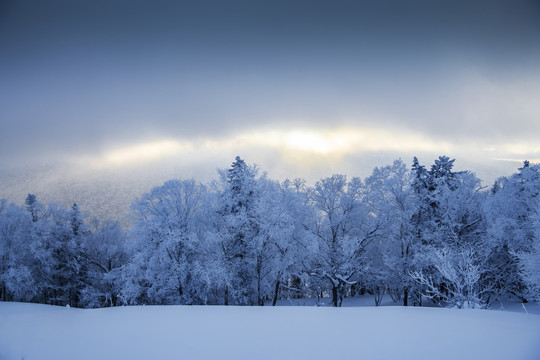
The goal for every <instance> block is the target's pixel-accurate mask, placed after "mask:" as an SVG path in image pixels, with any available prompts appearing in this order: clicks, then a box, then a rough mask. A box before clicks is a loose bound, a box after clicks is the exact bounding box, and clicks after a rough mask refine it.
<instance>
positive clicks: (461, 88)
mask: <svg viewBox="0 0 540 360" xmlns="http://www.w3.org/2000/svg"><path fill="white" fill-rule="evenodd" d="M539 64H540V2H539V1H519V0H513V1H497V0H491V1H436V0H426V1H403V0H392V1H384V0H383V1H314V0H306V1H276V0H273V1H256V0H250V1H189V2H188V1H169V2H167V1H133V0H130V1H127V0H126V1H99V0H97V1H96V0H94V1H67V0H66V1H56V0H51V1H37V0H36V1H9V0H4V1H0V79H1V80H0V122H1V130H0V166H1V167H2V168H3V171H4V175H5V174H8V175H5V176H4V177H5V178H9V183H17V184H18V186H19V187H18V188H17V189H18V191H20V192H22V193H26V192H32V191H35V190H33V189H30V188H29V189H26V188H21V186H22V185H21V183H20V181H14V179H16V178H17V177H18V176H19V177H20V176H22V174H23V171H22V170H20V169H21V168H23V167H24V168H25V171H28V169H32V168H36V169H40V168H41V169H43V167H46V166H47V164H54V165H55V166H56V167H60V168H62V169H63V170H62V171H64V172H65V173H66V174H67V173H68V172H69V169H75V168H77V169H78V170H77V171H79V173H80V171H83V173H85V174H90V173H91V174H92V176H98V177H99V176H100V174H102V175H103V176H112V177H114V176H115V175H114V174H117V173H120V172H122V171H124V172H125V171H127V170H126V169H130V170H129V171H139V172H140V173H144V172H145V171H146V170H145V169H153V170H152V171H154V172H160V171H162V170H156V169H163V168H164V167H167V166H168V169H169V170H167V171H169V172H167V171H165V170H163V171H162V172H163V173H164V174H167V175H168V174H172V175H175V176H178V177H191V176H195V177H198V178H200V179H201V180H208V178H209V177H212V176H214V175H213V174H215V168H216V166H219V167H227V166H228V165H229V164H230V162H232V161H233V160H234V156H235V155H240V156H242V157H243V158H245V159H246V160H247V161H248V162H249V163H257V164H259V165H260V167H261V168H263V170H266V171H268V172H269V175H270V176H271V177H273V178H278V179H283V178H285V177H306V178H308V179H316V178H318V177H321V176H329V175H331V174H332V173H333V172H342V173H345V174H348V175H350V176H356V175H359V176H365V175H367V174H369V173H370V172H371V170H372V168H373V167H374V166H380V165H385V163H388V162H389V161H391V159H392V158H396V157H402V158H403V159H404V160H405V161H407V162H408V163H410V161H411V157H412V155H419V156H420V158H421V162H423V163H425V164H426V165H429V164H431V163H432V161H433V159H434V158H435V157H436V156H437V155H442V154H448V155H449V156H451V157H454V158H456V159H457V160H456V165H459V164H460V163H461V164H462V168H464V167H466V168H468V169H469V170H473V171H476V172H477V173H478V174H479V175H480V176H481V177H482V176H483V177H484V178H486V177H487V178H488V180H490V181H491V180H492V178H494V177H496V176H498V175H508V171H510V169H515V168H517V167H519V163H518V162H517V161H521V160H524V159H530V160H532V161H540V140H539V135H540V100H539V99H540V65H539ZM512 160H513V161H516V162H512ZM473 167H476V168H473ZM134 169H135V170H134ZM171 169H173V170H171ZM174 169H176V170H174ZM84 171H86V172H84ZM175 171H176V172H175ZM498 172H501V173H498ZM24 174H26V175H24V176H26V177H28V172H25V173H24ZM72 174H74V172H72ZM66 176H68V175H66ZM73 176H74V175H73ZM214 177H215V176H214ZM6 181H7V180H6ZM47 184H51V186H54V184H55V183H54V182H53V183H47ZM153 185H159V184H153ZM28 186H30V185H28ZM41 186H42V188H43V185H41ZM23 187H24V186H23ZM3 196H5V195H2V194H0V197H3ZM17 196H18V195H17Z"/></svg>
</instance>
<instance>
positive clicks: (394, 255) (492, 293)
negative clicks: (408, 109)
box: [0, 156, 540, 308]
mask: <svg viewBox="0 0 540 360" xmlns="http://www.w3.org/2000/svg"><path fill="white" fill-rule="evenodd" d="M453 165H454V160H451V159H450V158H448V157H446V156H441V157H439V158H438V159H437V160H435V161H434V163H433V164H432V165H431V166H430V167H429V168H426V167H425V166H423V165H421V164H420V163H419V161H418V159H417V158H414V160H413V164H412V167H409V166H407V165H406V164H405V163H404V162H403V161H402V160H395V161H394V162H393V164H391V165H387V166H383V167H377V168H375V169H374V170H373V172H372V174H371V175H370V176H369V177H367V178H365V179H363V180H362V179H360V178H358V177H353V178H351V179H348V178H347V177H346V176H345V175H339V174H337V175H332V176H330V177H327V178H323V179H320V180H319V181H317V182H316V183H315V184H314V185H313V186H308V185H307V184H306V182H305V181H304V180H302V179H295V180H285V181H283V182H278V181H275V180H271V179H269V178H268V176H267V174H265V173H261V172H260V171H259V169H258V168H257V167H256V166H255V165H248V164H246V162H245V161H244V160H242V159H241V158H240V157H236V159H235V161H234V162H233V163H232V165H231V166H230V167H229V168H228V169H223V170H219V171H218V178H217V179H216V180H214V181H212V182H210V183H209V184H201V183H198V182H196V181H194V180H170V181H167V182H165V183H164V184H163V185H161V186H158V187H155V188H153V189H152V190H151V191H150V192H148V193H146V194H143V195H142V196H140V197H139V198H137V199H136V200H135V201H134V202H133V205H132V208H131V212H130V215H129V221H130V226H129V227H128V228H124V227H122V226H121V225H120V224H119V223H118V221H115V220H104V221H99V220H97V219H95V218H90V217H89V216H85V215H84V213H83V212H81V210H80V209H79V207H78V206H77V205H76V204H74V205H73V206H72V207H71V208H70V209H67V208H65V207H64V206H62V205H59V204H54V203H51V204H47V205H44V204H42V203H40V202H39V201H38V199H37V198H36V196H35V195H33V194H28V196H27V198H26V200H25V204H24V205H23V206H19V205H16V204H14V203H8V202H7V200H6V199H2V200H1V201H0V259H1V263H0V300H1V301H27V302H37V303H45V304H55V305H70V306H76V307H90V308H93V307H107V306H119V305H130V304H222V305H264V304H272V305H275V304H276V301H277V300H279V299H282V298H288V297H295V298H317V299H318V301H320V302H323V301H331V304H332V305H333V306H336V307H339V306H341V303H342V301H343V299H344V298H345V297H350V296H354V295H355V294H357V293H360V294H363V293H366V292H367V293H370V294H374V295H375V297H374V298H375V302H376V304H377V305H378V303H379V302H380V299H381V298H382V296H383V295H389V296H391V297H392V299H393V300H394V301H396V302H400V303H402V304H403V305H405V306H407V305H417V306H421V305H422V301H434V302H436V303H440V304H441V305H443V306H449V307H458V308H471V307H473V308H482V307H487V306H489V305H490V304H491V303H492V302H494V301H495V300H496V299H498V298H500V297H501V296H513V297H518V298H520V299H521V300H522V301H528V300H536V301H537V300H540V275H539V274H540V205H539V204H540V202H539V195H538V194H539V191H540V165H539V164H530V163H529V162H527V161H525V162H524V164H523V166H522V167H521V168H519V169H518V170H517V172H516V173H515V174H513V175H511V176H508V177H502V178H499V179H498V180H497V181H496V182H495V183H494V185H493V186H492V187H491V188H484V187H482V186H481V181H480V180H479V179H478V178H477V177H476V176H475V174H474V173H472V172H469V171H454V170H453ZM323 299H326V300H323ZM426 299H427V300H426Z"/></svg>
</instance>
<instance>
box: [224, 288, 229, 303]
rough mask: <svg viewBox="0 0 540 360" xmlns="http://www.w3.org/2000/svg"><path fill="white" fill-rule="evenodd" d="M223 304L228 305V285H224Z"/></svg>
mask: <svg viewBox="0 0 540 360" xmlns="http://www.w3.org/2000/svg"><path fill="white" fill-rule="evenodd" d="M223 304H224V305H229V287H228V286H225V298H224V301H223Z"/></svg>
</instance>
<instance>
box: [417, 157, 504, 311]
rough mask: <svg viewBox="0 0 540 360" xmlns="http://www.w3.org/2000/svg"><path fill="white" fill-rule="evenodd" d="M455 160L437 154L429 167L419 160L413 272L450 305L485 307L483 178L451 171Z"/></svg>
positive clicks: (432, 293) (426, 290)
mask: <svg viewBox="0 0 540 360" xmlns="http://www.w3.org/2000/svg"><path fill="white" fill-rule="evenodd" d="M453 162H454V160H450V159H449V158H448V157H446V156H441V157H439V160H436V161H435V163H434V165H433V166H432V167H431V170H430V171H427V172H424V171H422V170H421V169H422V168H421V167H420V166H418V165H417V164H416V162H415V165H416V166H414V170H415V171H416V189H417V191H416V194H417V196H418V199H419V201H420V202H421V203H420V206H419V210H418V211H417V213H416V214H415V216H413V226H414V227H415V228H414V230H415V231H416V234H417V236H418V237H419V240H420V241H421V249H420V250H419V251H420V252H419V254H418V256H417V257H416V260H417V261H416V269H415V270H414V272H412V276H413V278H414V279H416V280H417V282H418V284H420V285H422V286H423V287H424V289H423V290H424V291H423V294H424V295H425V296H429V297H431V298H433V299H437V300H443V301H445V302H446V303H447V304H449V305H450V306H457V307H468V306H473V307H477V306H485V305H486V303H487V301H488V299H489V297H490V295H491V294H492V292H493V291H494V290H493V287H492V283H488V282H487V281H485V279H486V277H488V276H489V275H490V267H489V266H488V260H489V254H490V247H489V244H488V243H487V242H486V241H485V232H486V222H485V217H484V215H483V212H482V203H483V200H484V198H485V195H484V193H482V192H481V191H480V190H481V186H480V180H479V179H478V178H477V177H476V176H475V175H474V174H472V173H470V172H466V171H463V172H453V171H452V168H453Z"/></svg>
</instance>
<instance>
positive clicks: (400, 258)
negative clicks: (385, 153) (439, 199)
mask: <svg viewBox="0 0 540 360" xmlns="http://www.w3.org/2000/svg"><path fill="white" fill-rule="evenodd" d="M365 182H366V186H367V187H368V189H367V193H368V197H369V198H370V201H371V202H372V204H373V207H374V209H375V212H376V214H377V217H378V218H379V219H380V221H381V224H382V226H381V236H380V237H379V238H378V240H377V241H376V242H375V243H374V246H372V247H371V249H370V256H369V257H368V258H369V259H370V262H369V264H370V267H369V271H368V273H370V274H371V275H372V283H373V285H372V287H374V289H373V291H377V290H378V291H384V290H385V289H386V290H387V291H388V293H389V294H390V296H392V298H393V299H394V300H395V301H398V300H400V299H402V301H403V305H405V306H407V305H408V301H409V294H410V293H412V292H414V291H415V283H414V281H412V279H411V277H410V276H409V273H410V272H411V271H413V270H414V261H415V254H416V251H417V247H418V242H417V241H415V240H416V238H415V237H414V236H413V235H412V229H411V224H410V221H411V217H412V215H413V214H414V212H415V211H416V207H417V202H416V198H415V196H414V193H413V189H412V173H411V172H410V171H409V170H408V169H407V166H406V165H405V163H404V162H403V161H402V160H395V161H394V162H393V164H392V165H388V166H384V167H381V168H378V167H377V168H375V169H374V170H373V173H372V175H371V176H369V177H368V178H367V179H366V181H365Z"/></svg>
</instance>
